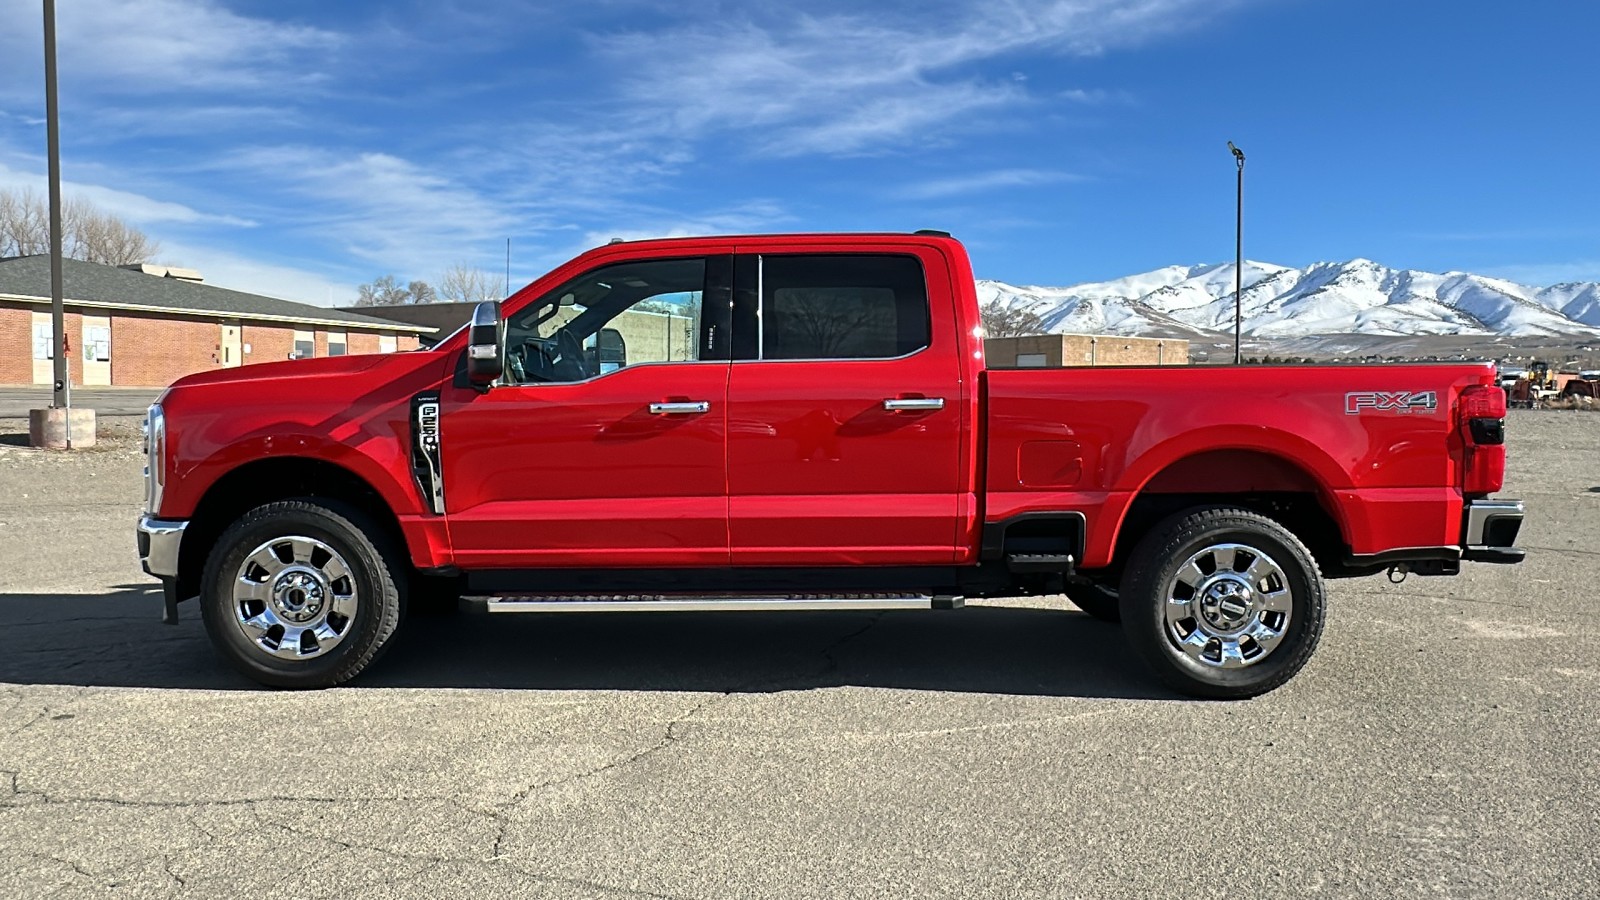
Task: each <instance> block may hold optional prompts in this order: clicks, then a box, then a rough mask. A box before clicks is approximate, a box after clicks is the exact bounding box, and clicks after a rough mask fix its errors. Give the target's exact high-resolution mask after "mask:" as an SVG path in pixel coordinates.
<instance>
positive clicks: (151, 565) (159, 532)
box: [136, 516, 189, 580]
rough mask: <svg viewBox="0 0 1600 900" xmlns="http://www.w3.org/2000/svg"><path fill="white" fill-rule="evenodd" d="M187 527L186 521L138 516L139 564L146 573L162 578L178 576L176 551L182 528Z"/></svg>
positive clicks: (180, 541)
mask: <svg viewBox="0 0 1600 900" xmlns="http://www.w3.org/2000/svg"><path fill="white" fill-rule="evenodd" d="M188 527H189V523H188V522H174V521H169V520H166V519H155V518H151V517H150V516H140V517H139V527H138V529H137V531H136V536H137V539H138V542H139V565H140V566H142V567H143V568H144V571H145V574H146V575H154V576H155V577H157V578H160V579H163V580H165V579H172V578H177V577H178V551H179V550H180V549H182V547H183V530H184V529H185V528H188Z"/></svg>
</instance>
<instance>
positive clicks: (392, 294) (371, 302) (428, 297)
mask: <svg viewBox="0 0 1600 900" xmlns="http://www.w3.org/2000/svg"><path fill="white" fill-rule="evenodd" d="M358 291H359V293H358V295H357V296H356V304H355V305H356V306H405V305H408V304H413V303H434V302H437V301H438V299H439V295H438V294H437V293H435V292H434V290H433V288H432V287H431V286H430V285H429V284H428V283H427V282H426V281H410V282H407V283H406V284H405V285H401V284H400V279H398V278H396V277H394V276H393V275H380V276H378V277H377V278H374V279H372V280H371V281H370V282H368V283H366V284H363V285H362V286H361V287H360V288H359V289H358Z"/></svg>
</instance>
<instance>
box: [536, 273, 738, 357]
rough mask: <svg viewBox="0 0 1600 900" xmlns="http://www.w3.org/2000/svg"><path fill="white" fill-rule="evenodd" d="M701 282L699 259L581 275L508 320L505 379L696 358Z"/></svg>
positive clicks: (699, 331) (704, 275)
mask: <svg viewBox="0 0 1600 900" xmlns="http://www.w3.org/2000/svg"><path fill="white" fill-rule="evenodd" d="M705 284H706V261H705V260H704V259H666V260H648V261H643V262H629V263H619V264H618V265H614V266H606V267H604V268H600V269H596V270H594V271H592V272H588V273H586V274H584V275H580V276H578V277H577V278H575V279H573V280H572V281H569V282H567V283H566V284H564V285H562V286H561V287H559V288H557V289H556V290H555V291H553V292H551V293H550V294H548V295H546V296H544V297H541V298H540V299H539V300H538V301H536V302H535V303H533V304H530V305H529V306H528V307H526V308H525V309H523V310H520V311H519V312H518V313H516V314H515V315H513V316H512V317H511V318H510V319H509V320H508V321H507V323H506V375H505V378H506V380H507V381H508V382H511V383H514V384H529V383H543V382H570V381H582V380H584V379H586V378H593V377H595V376H597V375H605V374H608V373H610V372H615V371H616V370H618V369H620V368H623V367H624V366H632V365H638V364H639V363H646V362H684V361H689V360H698V359H700V358H701V352H700V351H701V348H700V342H701V330H700V324H701V323H700V319H701V315H700V314H701V309H702V307H703V306H704V303H703V297H704V291H705ZM724 302H726V301H724Z"/></svg>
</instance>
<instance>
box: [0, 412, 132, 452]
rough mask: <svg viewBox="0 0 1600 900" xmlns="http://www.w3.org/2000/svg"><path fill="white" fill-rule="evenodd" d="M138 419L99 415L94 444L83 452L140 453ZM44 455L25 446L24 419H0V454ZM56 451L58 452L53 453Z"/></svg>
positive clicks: (25, 422)
mask: <svg viewBox="0 0 1600 900" xmlns="http://www.w3.org/2000/svg"><path fill="white" fill-rule="evenodd" d="M143 422H144V417H142V416H99V417H97V418H96V419H95V430H94V431H95V433H94V439H95V445H94V446H93V447H91V448H89V449H87V450H84V451H81V452H84V453H127V452H129V451H131V452H134V453H140V452H142V450H143V439H144V432H143V430H142V425H143ZM18 450H20V451H25V452H28V453H47V452H52V451H44V450H37V449H35V448H34V447H32V446H30V445H29V444H28V420H27V419H0V453H7V452H14V451H18ZM56 452H59V451H56Z"/></svg>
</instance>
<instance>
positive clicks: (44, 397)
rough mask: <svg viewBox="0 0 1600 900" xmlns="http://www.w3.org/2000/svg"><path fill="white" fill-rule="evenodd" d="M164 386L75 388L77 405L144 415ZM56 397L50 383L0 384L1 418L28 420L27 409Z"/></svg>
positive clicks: (97, 410) (101, 411)
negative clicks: (14, 385) (3, 385)
mask: <svg viewBox="0 0 1600 900" xmlns="http://www.w3.org/2000/svg"><path fill="white" fill-rule="evenodd" d="M162 390H163V388H137V387H97V388H91V387H76V386H74V387H73V389H72V405H73V407H74V408H80V407H81V408H85V409H92V410H94V411H95V414H96V415H99V416H142V415H144V412H145V409H147V408H148V407H149V406H150V404H152V403H154V402H155V401H156V397H157V396H158V395H159V394H160V393H161V391H162ZM54 397H55V392H54V391H53V390H52V389H51V388H50V386H49V385H42V386H38V385H36V386H34V387H0V419H12V418H16V419H26V418H27V417H28V410H30V409H44V408H45V407H47V406H49V405H50V404H51V403H52V402H53V400H54Z"/></svg>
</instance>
